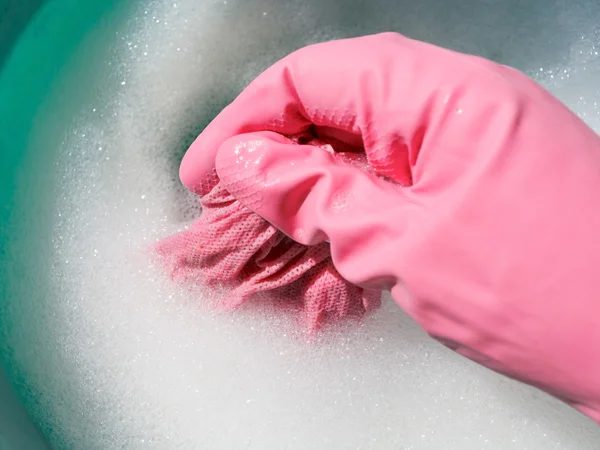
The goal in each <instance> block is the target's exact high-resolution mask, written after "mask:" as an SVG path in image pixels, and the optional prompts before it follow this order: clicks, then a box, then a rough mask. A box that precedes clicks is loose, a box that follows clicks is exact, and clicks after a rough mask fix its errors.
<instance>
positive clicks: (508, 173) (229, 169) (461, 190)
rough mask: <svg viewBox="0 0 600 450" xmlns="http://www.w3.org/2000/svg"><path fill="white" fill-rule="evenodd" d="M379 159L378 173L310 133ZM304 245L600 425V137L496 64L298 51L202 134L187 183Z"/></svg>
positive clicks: (448, 339)
mask: <svg viewBox="0 0 600 450" xmlns="http://www.w3.org/2000/svg"><path fill="white" fill-rule="evenodd" d="M307 131H308V132H311V133H313V134H315V135H317V136H327V137H333V138H336V139H338V140H340V141H342V142H344V143H346V144H348V145H350V146H353V147H357V148H362V149H364V151H365V152H366V155H367V158H368V160H369V165H370V167H371V168H373V169H374V170H375V172H376V175H377V176H376V175H373V174H370V173H367V172H366V171H363V170H361V169H359V168H356V167H353V166H351V165H348V164H342V163H340V162H339V161H338V160H337V159H336V158H334V157H333V156H332V155H331V154H329V153H327V152H325V151H323V150H322V149H320V148H317V147H313V146H310V145H304V146H298V145H292V143H291V141H290V140H289V139H288V137H286V136H290V135H294V134H297V133H301V132H307ZM213 167H216V169H217V173H218V175H219V177H220V179H221V181H222V182H223V183H224V185H225V186H226V188H227V190H228V191H229V192H230V193H231V194H233V196H234V197H236V198H237V199H238V200H239V201H240V202H242V203H243V204H245V205H246V206H247V207H248V208H250V209H252V210H253V211H255V212H256V213H258V214H259V215H260V216H262V217H263V218H265V219H266V220H268V221H269V222H270V223H272V224H273V225H275V226H276V227H277V228H279V229H280V230H282V231H283V232H284V233H286V234H287V235H289V236H290V237H292V238H293V239H294V240H296V241H298V242H300V243H303V244H307V245H312V244H317V243H320V242H323V241H325V240H328V241H329V242H330V244H331V253H332V258H333V261H334V264H335V266H336V268H337V269H338V270H339V272H340V274H341V275H342V276H343V277H344V278H346V279H347V280H349V281H351V282H352V283H355V284H357V285H359V286H361V287H364V288H370V289H390V290H391V293H392V296H393V298H394V299H395V301H396V302H397V303H398V304H399V305H400V306H401V307H402V308H403V309H404V310H406V311H407V312H408V313H409V314H410V315H411V316H412V317H413V318H414V319H415V320H416V321H417V322H418V323H419V324H420V325H421V326H422V327H423V328H424V329H425V330H426V331H427V332H428V333H429V334H430V335H431V336H433V337H434V338H436V339H438V340H440V341H441V342H442V343H444V344H445V345H447V346H449V347H450V348H452V349H454V350H456V351H457V352H459V353H461V354H462V355H465V356H467V357H469V358H471V359H473V360H475V361H477V362H479V363H481V364H483V365H485V366H487V367H489V368H491V369H494V370H496V371H499V372H501V373H504V374H506V375H508V376H511V377H513V378H516V379H519V380H522V381H525V382H527V383H530V384H533V385H535V386H537V387H539V388H541V389H543V390H545V391H547V392H549V393H551V394H553V395H555V396H557V397H559V398H561V399H563V400H564V401H566V402H568V403H570V404H571V405H572V406H574V407H576V408H578V409H579V410H580V411H582V412H583V413H585V414H587V415H589V416H590V417H592V418H593V419H594V420H596V421H597V422H600V139H599V137H598V136H597V135H596V134H595V133H594V132H593V131H592V130H590V129H589V128H588V127H587V126H586V125H585V124H584V123H583V122H582V121H581V120H580V119H578V118H577V117H576V116H575V115H574V114H573V113H571V112H570V111H569V110H568V109H567V108H566V107H565V106H563V105H562V104H561V103H560V102H559V101H558V100H556V99H555V98H554V97H552V96H551V95H550V94H549V93H548V92H546V91H545V90H544V89H543V88H541V87H540V86H538V85H537V84H536V83H534V82H533V81H531V80H530V79H528V78H527V77H526V76H524V75H522V74H521V73H519V72H518V71H516V70H514V69H511V68H508V67H505V66H502V65H499V64H495V63H493V62H490V61H487V60H485V59H482V58H478V57H474V56H468V55H463V54H459V53H455V52H452V51H448V50H444V49H441V48H438V47H435V46H432V45H428V44H425V43H421V42H416V41H413V40H410V39H407V38H405V37H403V36H401V35H398V34H391V33H388V34H382V35H376V36H368V37H363V38H357V39H349V40H342V41H334V42H328V43H324V44H318V45H314V46H310V47H307V48H304V49H301V50H299V51H297V52H295V53H293V54H291V55H290V56H288V57H286V58H284V59H283V60H282V61H280V62H278V63H277V64H275V65H274V66H273V67H271V68H270V69H268V70H267V71H266V72H264V73H263V74H262V75H260V76H259V77H258V78H257V79H256V80H255V81H254V82H253V83H252V84H251V85H250V86H249V87H248V88H247V89H246V90H245V91H244V92H243V93H242V94H241V95H240V96H239V97H238V98H237V99H236V100H235V101H234V102H233V103H232V104H231V105H230V106H229V107H228V108H226V109H225V110H224V111H223V112H222V113H221V114H220V115H219V116H218V117H217V118H216V119H215V120H214V122H213V123H211V124H210V126H209V127H207V129H206V130H205V131H204V132H203V133H202V135H200V137H199V138H198V139H197V141H196V142H195V143H194V145H193V146H192V147H191V148H190V150H189V151H188V153H187V154H186V156H185V158H184V160H183V163H182V166H181V179H182V181H183V183H184V184H185V185H186V186H187V187H188V188H189V189H191V190H193V191H195V192H198V193H200V194H202V192H203V191H204V188H203V186H202V183H200V180H205V179H206V177H205V174H206V173H208V172H210V171H211V170H212V169H213Z"/></svg>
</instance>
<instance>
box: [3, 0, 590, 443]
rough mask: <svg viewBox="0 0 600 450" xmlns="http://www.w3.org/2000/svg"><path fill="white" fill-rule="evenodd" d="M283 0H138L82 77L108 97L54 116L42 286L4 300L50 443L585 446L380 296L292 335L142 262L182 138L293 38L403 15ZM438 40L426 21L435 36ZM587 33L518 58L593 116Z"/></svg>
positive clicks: (281, 321)
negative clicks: (106, 60)
mask: <svg viewBox="0 0 600 450" xmlns="http://www.w3.org/2000/svg"><path fill="white" fill-rule="evenodd" d="M248 3H251V5H249V4H248ZM284 3H288V2H276V1H267V0H264V1H256V2H241V1H240V2H236V1H233V0H229V1H228V2H225V1H219V2H208V1H203V2H198V1H194V0H179V1H177V2H176V4H174V3H173V2H166V1H154V2H148V4H147V5H145V7H144V8H142V9H140V10H138V11H136V12H135V15H134V18H132V20H131V21H130V22H129V23H128V28H126V29H124V30H119V34H118V35H117V41H116V44H115V45H116V47H115V48H116V54H114V55H113V59H112V60H111V65H110V67H105V69H108V70H109V73H110V76H108V77H106V78H104V79H103V80H101V81H98V80H96V81H95V82H97V83H98V85H99V86H102V89H103V92H104V93H105V94H104V97H103V98H102V99H91V100H90V101H89V102H86V103H85V105H84V108H85V111H83V112H81V111H77V112H73V111H67V112H64V115H65V117H67V118H69V120H70V122H69V123H67V125H66V129H67V130H68V131H67V132H66V133H65V136H64V137H63V138H62V144H61V151H60V155H59V157H58V160H57V162H56V165H55V168H56V170H57V171H59V172H58V174H59V175H58V178H59V180H60V181H59V183H58V187H57V189H56V191H54V192H53V195H55V196H56V202H55V204H54V205H53V206H52V208H51V210H50V211H49V212H48V217H51V218H52V220H53V228H52V244H53V246H52V250H51V253H50V254H49V257H50V258H51V259H50V260H49V261H48V265H49V268H48V270H47V271H40V273H47V274H48V275H49V279H50V283H49V285H48V291H46V292H44V295H40V296H39V297H35V298H34V297H32V298H24V299H23V301H24V302H29V303H30V304H31V305H35V307H33V308H29V309H27V311H28V312H27V314H25V313H18V312H15V311H13V312H12V314H14V317H13V319H12V320H13V322H15V323H17V324H21V325H22V326H21V327H20V328H19V329H20V331H18V332H15V335H14V336H13V339H14V344H13V345H14V346H15V348H16V349H17V351H18V355H19V356H18V357H17V356H16V358H17V359H18V361H19V364H20V365H21V366H22V368H23V371H27V376H26V379H27V382H28V383H29V384H30V386H31V389H32V390H33V391H34V392H35V395H37V396H38V398H39V399H40V400H39V401H40V402H41V403H40V408H39V410H38V411H37V417H38V419H39V418H43V420H44V423H43V425H44V427H45V430H46V432H47V433H49V434H50V438H51V440H52V442H53V443H54V445H56V448H85V449H87V450H94V449H116V448H127V449H161V450H171V449H173V450H175V449H191V448H210V449H238V448H246V449H252V448H255V449H282V448H290V449H307V448H318V449H326V448H327V449H348V448H357V449H358V448H361V449H367V448H373V449H387V448H390V449H392V448H393V449H399V448H403V449H459V448H460V449H461V450H469V449H478V450H479V449H506V448H519V449H544V450H552V449H577V450H584V449H596V448H598V447H599V446H600V431H599V429H598V428H597V426H596V425H594V424H592V423H591V422H590V421H588V420H587V419H585V418H583V417H582V416H580V415H579V414H577V413H576V412H574V411H572V410H571V409H569V408H568V407H566V406H564V405H562V404H561V403H559V402H558V401H556V400H553V399H551V398H549V397H547V396H546V395H544V394H541V393H539V392H537V391H535V390H533V389H531V388H528V387H525V386H523V385H520V384H518V383H515V382H513V381H510V380H508V379H505V378H503V377H501V376H499V375H496V374H494V373H492V372H490V371H487V370H486V369H483V368H481V367H478V366H476V365H475V364H472V363H470V362H469V361H466V360H463V359H462V358H460V357H458V356H456V355H455V354H453V353H451V352H450V351H448V350H446V349H444V348H443V347H441V346H440V345H438V344H436V343H434V342H432V341H431V340H430V339H428V338H427V337H426V336H425V335H424V333H423V332H422V331H420V330H419V329H418V327H416V326H415V325H414V324H413V323H412V322H411V321H410V320H409V319H408V318H407V317H406V316H405V315H404V314H403V313H402V312H401V311H400V310H399V309H398V308H397V307H396V306H395V305H394V304H393V303H392V302H391V301H388V302H386V303H385V305H384V306H383V308H382V309H381V310H380V311H378V312H377V313H376V314H374V315H373V316H372V317H370V318H369V319H368V320H367V321H366V322H365V324H364V325H363V326H362V327H360V328H352V329H339V330H332V331H330V332H328V333H326V334H325V335H324V336H323V338H322V339H321V340H320V341H319V342H316V343H311V344H308V343H305V342H303V341H301V340H299V339H298V338H297V336H294V335H293V334H292V333H289V332H288V330H289V326H290V322H289V318H286V317H281V316H277V315H273V314H272V313H271V312H269V311H266V312H265V311H262V312H257V311H253V310H247V309H245V310H242V311H239V312H236V313H233V314H216V313H213V312H210V311H209V310H208V309H207V308H206V307H205V306H204V302H203V297H204V296H206V295H208V294H207V293H203V292H195V293H193V294H190V293H189V292H185V291H182V290H180V289H178V288H176V287H175V286H173V285H172V284H170V283H169V282H168V281H167V280H166V279H165V278H164V276H163V275H162V274H161V273H160V271H157V270H156V268H154V267H152V266H151V265H150V264H149V263H148V255H147V254H146V253H144V251H143V249H144V248H145V247H146V246H147V245H149V244H150V243H151V242H153V241H154V240H155V239H157V238H158V237H161V236H165V235H167V234H169V233H172V232H173V231H175V230H176V229H179V228H181V227H182V226H185V224H186V223H188V222H189V220H191V219H192V218H193V217H195V216H196V215H197V214H198V209H197V207H196V206H195V203H194V200H193V198H192V197H191V196H190V195H188V194H186V193H185V192H184V190H183V189H182V188H181V187H180V186H179V183H178V180H177V161H176V158H175V157H174V156H173V155H174V153H176V152H177V151H178V150H179V149H177V146H178V145H180V144H181V140H182V136H185V135H186V134H187V133H192V132H194V129H195V127H196V123H197V122H199V121H205V120H207V118H208V117H209V115H210V114H213V113H214V112H215V111H216V109H218V107H219V105H220V103H221V102H223V98H225V99H228V98H230V97H231V96H232V95H234V94H235V92H237V91H239V89H241V87H242V86H243V85H244V84H245V83H246V82H247V81H249V80H250V79H251V78H252V77H253V76H254V75H255V74H256V73H257V72H258V71H260V70H261V69H262V68H264V67H266V66H267V65H268V64H269V63H271V62H273V61H274V60H276V59H277V58H278V57H280V56H282V55H283V54H285V53H287V52H289V51H290V50H292V49H293V48H296V47H299V46H302V45H305V44H307V43H309V42H314V41H318V40H323V39H326V38H333V37H339V36H343V35H347V34H348V33H355V34H360V33H366V32H374V31H381V30H383V29H390V28H392V27H391V26H390V25H389V23H390V20H391V19H390V15H391V16H392V17H398V16H399V15H400V13H399V12H397V11H395V10H391V9H390V8H392V5H395V3H393V2H383V1H380V2H376V3H375V4H374V5H373V6H372V8H373V9H372V10H370V9H369V11H370V13H369V14H370V15H369V16H368V17H360V19H362V20H363V22H360V23H361V25H360V26H358V25H353V24H354V22H353V21H352V20H359V19H358V17H359V16H358V15H356V16H352V14H359V13H358V12H356V13H352V11H351V7H350V6H347V5H348V3H346V4H344V5H346V6H342V3H339V2H334V1H328V2H324V4H323V5H322V6H317V3H316V2H306V3H304V4H303V5H297V4H295V3H296V2H294V5H293V6H292V5H291V3H292V2H289V3H290V5H284ZM338 3H339V4H338ZM360 5H361V3H360V2H356V5H355V6H356V7H357V8H358V7H359V6H360ZM363 7H364V5H363ZM335 8H340V12H343V13H344V14H343V15H342V17H341V18H339V14H337V15H336V14H335ZM394 8H395V6H394ZM342 10H343V11H342ZM332 11H333V12H332ZM264 13H266V14H264ZM404 14H405V15H407V14H408V15H409V16H411V14H412V15H414V16H415V17H421V16H420V15H419V14H421V13H419V12H418V11H412V12H405V13H404ZM349 15H350V16H352V17H354V18H355V19H351V18H349ZM323 17H325V19H327V20H324V18H323ZM332 17H334V18H335V17H338V18H339V20H338V21H335V20H334V21H331V18H332ZM328 20H329V22H328V23H327V25H325V24H324V22H327V21H328ZM429 20H430V19H429ZM365 23H366V25H365ZM315 24H323V25H322V26H319V27H317V26H316V25H315ZM386 24H388V25H386ZM415 27H416V28H413V30H414V31H415V33H414V34H419V30H420V28H419V26H417V25H415ZM317 28H319V29H320V31H318V32H317V31H313V30H316V29H317ZM409 28H410V26H409ZM478 30H479V31H478V33H479V35H481V36H482V35H483V34H484V32H485V26H481V28H478ZM402 31H405V30H404V29H403V30H402ZM405 32H409V31H405ZM421 32H422V33H424V32H423V31H422V30H421ZM425 34H427V33H425ZM449 35H452V34H451V33H450V31H447V30H445V29H444V28H443V27H442V26H441V25H440V27H439V29H438V34H437V35H435V36H433V37H432V39H431V40H434V41H437V42H438V43H442V42H439V41H440V40H443V39H444V38H445V37H446V36H449ZM532 36H533V35H532ZM416 37H419V36H416ZM454 39H455V40H456V39H458V38H454ZM531 39H532V42H534V37H531ZM458 42H460V39H458ZM463 42H467V41H463ZM468 42H470V41H468ZM593 45H594V44H593V41H591V40H590V39H588V38H583V39H579V40H577V41H575V42H573V43H572V45H571V46H570V47H569V48H568V51H569V52H568V53H565V54H562V55H561V58H558V59H557V60H554V61H553V65H552V66H544V67H543V68H542V69H541V70H539V67H538V68H534V67H530V68H529V69H530V71H531V72H532V73H534V72H535V73H536V74H537V76H538V78H539V79H540V80H541V81H542V82H544V83H546V84H547V85H549V86H550V87H551V88H552V89H553V90H554V91H555V92H556V93H557V94H558V95H559V96H561V98H563V100H565V101H566V102H567V103H568V104H570V105H571V106H573V107H574V108H576V109H577V110H578V111H579V112H580V113H581V114H582V116H584V117H585V118H586V119H587V120H589V121H590V123H592V124H595V125H599V124H600V122H598V120H599V119H598V117H599V115H598V109H597V104H596V102H597V101H600V95H599V93H598V91H597V88H596V87H595V85H596V83H595V81H594V80H597V79H598V78H597V75H598V71H599V70H600V64H599V62H598V60H597V58H596V54H595V51H596V50H595V47H593ZM506 51H507V54H508V53H509V50H506ZM550 53H551V51H550V50H548V54H550ZM551 70H552V72H550V71H551ZM552 76H554V77H552ZM80 82H81V83H85V82H84V81H80ZM65 89H66V88H65ZM70 89H74V87H73V86H71V87H70ZM82 89H84V88H82ZM36 194H38V193H36ZM34 195H35V194H34V193H31V196H32V198H33V196H34ZM22 242H23V241H21V243H22ZM23 245H24V244H23ZM15 251H17V252H21V251H22V248H16V249H15ZM38 269H39V268H37V269H36V270H38ZM20 307H22V306H20ZM15 308H17V307H15ZM34 310H35V311H34ZM19 333H20V334H19ZM28 333H29V334H30V335H28ZM25 336H27V337H26V338H25ZM19 342H28V343H27V344H24V343H21V344H19Z"/></svg>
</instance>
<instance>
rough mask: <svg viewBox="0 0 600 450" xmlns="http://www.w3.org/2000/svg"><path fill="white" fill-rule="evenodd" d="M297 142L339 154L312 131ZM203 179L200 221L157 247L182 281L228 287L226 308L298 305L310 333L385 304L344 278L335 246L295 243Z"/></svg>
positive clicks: (346, 157) (344, 156) (355, 160)
mask: <svg viewBox="0 0 600 450" xmlns="http://www.w3.org/2000/svg"><path fill="white" fill-rule="evenodd" d="M298 140H300V141H303V142H311V143H312V144H313V145H318V146H319V148H321V149H323V150H327V151H330V152H333V151H334V150H333V147H332V146H331V145H328V144H326V143H325V142H321V141H317V140H315V139H314V138H313V137H312V136H310V135H309V134H303V135H300V136H296V137H295V141H296V142H297V141H298ZM335 145H336V147H338V148H339V149H340V150H345V151H346V152H347V151H348V150H349V149H348V148H347V146H344V145H342V144H340V143H336V144H335ZM337 158H339V160H340V161H347V162H349V163H352V164H353V165H358V166H361V167H363V168H365V169H367V167H366V166H367V164H366V160H365V158H364V156H363V157H362V158H361V157H360V155H358V154H353V153H345V152H343V151H340V152H339V153H338V154H337ZM203 183H204V184H205V185H206V186H207V187H206V189H205V190H204V191H203V192H204V195H203V197H202V198H201V204H202V214H201V216H200V218H199V219H197V220H196V221H195V222H194V223H193V224H192V226H191V227H190V228H189V229H187V230H185V231H183V232H181V233H178V234H176V235H174V236H171V237H168V238H166V239H164V240H162V241H160V242H159V243H158V244H157V246H156V251H157V252H158V254H159V255H160V256H161V258H162V261H163V262H164V263H165V265H166V268H167V270H168V271H169V272H170V274H171V276H172V278H173V279H174V280H175V281H177V282H183V283H185V282H190V281H195V282H199V283H202V284H205V285H207V286H209V287H212V288H225V292H224V295H223V299H222V306H224V307H225V308H227V309H230V308H235V307H237V306H239V305H241V304H242V303H244V302H245V301H247V300H253V299H254V300H257V301H258V300H260V299H262V300H265V298H266V299H267V300H270V301H275V302H278V303H280V304H284V305H285V306H286V307H292V308H293V307H299V308H300V309H301V312H302V315H301V319H302V325H303V326H304V327H305V328H306V329H307V330H308V331H314V330H316V329H317V328H318V327H320V326H321V325H323V324H324V323H326V322H332V321H337V320H341V319H344V318H350V317H354V318H357V317H361V316H363V315H364V314H365V313H367V312H369V311H371V310H373V309H375V308H377V307H378V306H379V305H380V303H381V291H380V290H365V289H362V288H360V287H358V286H356V285H353V284H351V283H349V282H347V281H346V280H344V279H343V278H342V277H341V276H340V274H339V273H338V271H337V270H336V269H335V267H334V266H333V263H332V261H331V254H330V249H329V244H328V243H326V242H322V243H319V244H317V245H314V246H306V245H303V244H299V243H297V242H295V241H293V240H292V239H290V238H289V237H287V236H286V235H285V234H284V233H282V232H281V231H279V230H277V228H275V227H274V226H272V225H271V224H269V223H268V222H267V221H266V220H264V219H263V218H261V217H260V216H259V215H257V214H255V213H254V212H252V211H251V210H249V209H248V208H246V207H244V206H243V205H242V204H240V203H239V202H238V201H237V200H236V199H235V198H234V197H233V196H232V195H231V194H230V193H229V192H228V191H227V190H226V188H225V187H224V186H223V184H222V183H219V181H218V177H217V176H216V174H215V172H214V171H213V172H210V173H209V174H207V176H206V177H205V179H204V180H203Z"/></svg>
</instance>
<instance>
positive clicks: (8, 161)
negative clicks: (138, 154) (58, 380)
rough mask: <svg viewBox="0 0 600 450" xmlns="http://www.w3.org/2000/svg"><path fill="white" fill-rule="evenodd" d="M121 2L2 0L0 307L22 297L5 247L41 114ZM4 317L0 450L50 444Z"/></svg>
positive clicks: (0, 321)
mask: <svg viewBox="0 0 600 450" xmlns="http://www.w3.org/2000/svg"><path fill="white" fill-rule="evenodd" d="M117 3H118V1H117V0H87V1H86V2H81V1H77V0H50V1H47V2H45V3H44V2H43V1H42V0H32V1H23V0H21V1H18V0H15V1H12V0H0V13H1V15H2V18H1V19H0V41H1V42H2V45H0V305H2V304H6V302H12V301H18V299H15V298H13V296H12V295H11V294H10V292H9V291H8V288H7V285H8V284H9V283H7V278H6V277H7V276H14V275H12V273H13V272H11V271H9V270H7V267H8V266H10V264H11V262H12V261H11V259H10V255H9V254H8V252H7V244H8V243H9V242H10V239H11V227H13V226H14V224H11V220H12V218H13V213H14V210H15V205H16V202H17V192H18V180H19V174H20V173H21V171H22V170H23V164H24V161H25V159H26V157H27V156H28V152H29V140H30V135H31V130H32V127H33V124H34V123H35V118H36V116H37V114H38V112H39V110H40V108H41V107H42V106H43V104H44V102H45V99H46V98H47V96H48V95H49V93H50V92H51V91H52V87H53V86H54V85H55V83H56V82H57V80H58V79H59V78H60V75H61V70H62V68H63V67H65V66H66V65H68V64H69V62H70V60H71V58H72V55H73V54H75V53H76V51H77V49H78V47H79V45H80V42H81V41H82V40H83V39H84V38H85V36H86V35H87V34H88V33H89V31H90V30H91V29H93V28H94V27H95V26H96V25H97V24H98V23H99V22H101V21H102V20H103V18H104V17H105V16H106V15H107V14H108V13H109V12H111V11H113V10H114V9H115V5H116V4H117ZM12 281H13V282H14V281H15V280H12ZM23 282H25V280H23ZM5 319H6V318H5V317H2V316H1V315H0V450H38V449H40V450H42V449H49V448H50V447H49V445H48V444H47V443H46V441H45V440H44V438H43V436H42V432H40V430H42V431H46V432H47V431H48V430H43V429H44V426H43V424H40V423H34V421H33V420H32V419H31V417H30V415H29V414H28V411H30V410H31V407H32V406H34V405H32V403H33V402H34V401H35V398H34V397H33V398H31V396H30V395H25V392H26V391H27V386H26V382H25V380H23V379H22V378H23V377H22V376H21V375H20V374H19V372H18V369H17V368H16V367H15V366H14V363H13V362H14V355H13V354H12V352H11V348H10V344H9V343H8V340H7V331H8V327H9V326H10V324H9V323H6V322H7V321H6V320H5Z"/></svg>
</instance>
